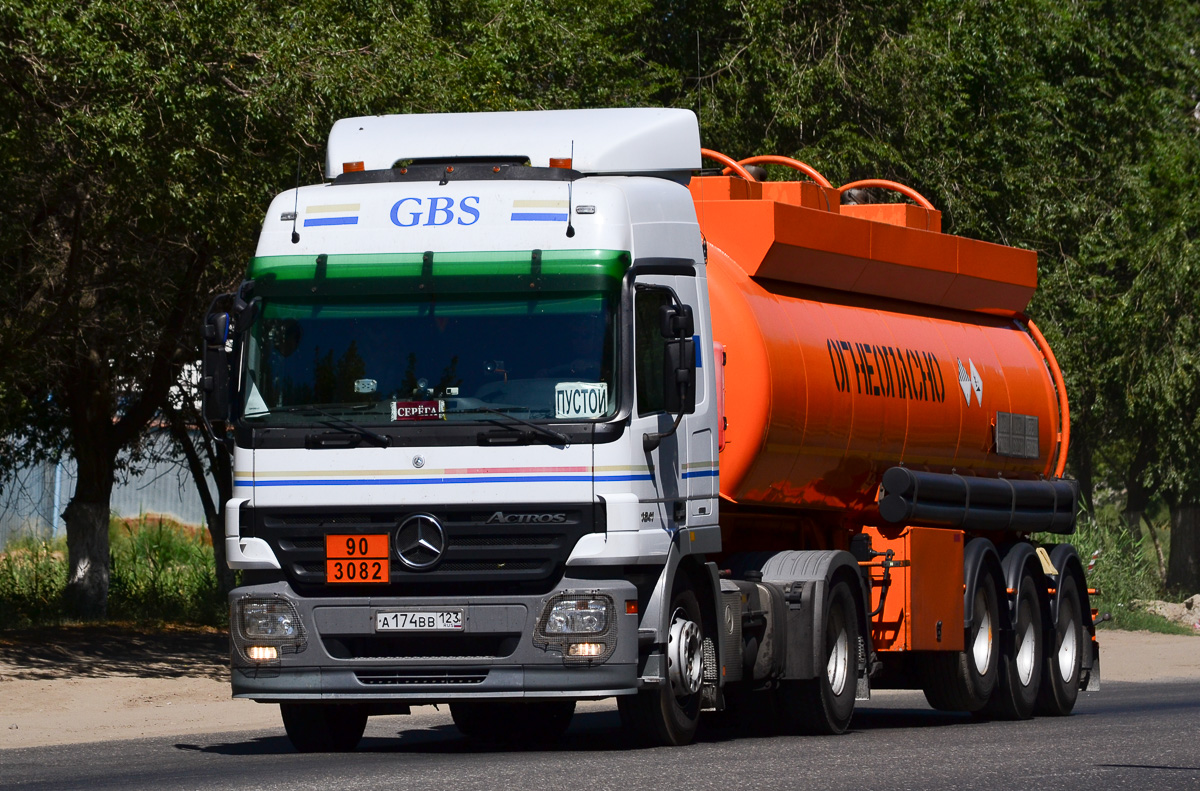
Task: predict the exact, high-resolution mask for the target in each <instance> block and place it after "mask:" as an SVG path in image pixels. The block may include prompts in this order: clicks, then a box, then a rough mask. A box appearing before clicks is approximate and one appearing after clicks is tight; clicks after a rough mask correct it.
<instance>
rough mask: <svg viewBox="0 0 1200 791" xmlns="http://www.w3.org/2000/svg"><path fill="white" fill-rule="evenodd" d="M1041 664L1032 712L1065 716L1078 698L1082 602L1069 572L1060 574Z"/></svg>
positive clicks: (1081, 658) (1080, 666)
mask: <svg viewBox="0 0 1200 791" xmlns="http://www.w3.org/2000/svg"><path fill="white" fill-rule="evenodd" d="M1050 634H1052V635H1053V641H1052V642H1051V644H1050V645H1048V646H1047V650H1046V656H1045V659H1044V661H1043V663H1042V686H1041V689H1039V690H1038V701H1037V706H1036V707H1035V708H1034V713H1036V714H1045V715H1049V716H1051V717H1065V716H1066V715H1068V714H1070V713H1071V710H1072V709H1074V708H1075V701H1076V700H1077V699H1078V698H1079V674H1080V672H1081V670H1082V667H1083V650H1084V646H1085V645H1086V644H1085V643H1084V639H1083V603H1082V601H1081V599H1080V596H1079V584H1078V583H1077V582H1076V581H1075V578H1074V577H1073V576H1071V575H1070V574H1067V573H1065V572H1064V573H1063V574H1062V575H1061V577H1060V582H1059V591H1058V615H1057V617H1056V618H1055V620H1054V629H1053V631H1052V632H1050Z"/></svg>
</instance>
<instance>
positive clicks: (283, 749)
mask: <svg viewBox="0 0 1200 791" xmlns="http://www.w3.org/2000/svg"><path fill="white" fill-rule="evenodd" d="M971 721H972V717H971V716H970V715H968V714H957V713H949V712H942V711H933V710H930V709H917V708H912V709H907V708H878V709H860V710H859V711H857V712H855V715H854V720H853V722H852V723H851V727H850V731H849V732H848V733H849V734H850V735H853V734H854V733H856V732H869V731H877V730H888V729H911V728H940V727H945V726H950V725H960V724H961V723H963V722H971ZM402 724H403V720H402V719H401V718H398V717H397V718H388V722H387V725H388V726H396V725H402ZM704 725H705V727H703V728H702V729H701V731H700V733H699V734H698V736H697V739H696V741H697V743H700V744H717V743H723V742H731V741H745V740H750V739H769V738H777V737H781V736H787V735H790V734H786V733H782V732H780V731H778V730H775V731H772V730H770V729H769V728H765V727H761V726H759V727H753V728H748V727H747V725H746V723H744V722H743V723H739V722H734V721H729V720H715V721H712V722H708V721H706V722H705V723H704ZM390 730H391V728H384V727H380V726H379V725H375V724H373V725H369V726H368V731H367V735H365V736H364V737H363V740H362V741H361V742H360V743H359V745H358V749H357V750H356V751H355V752H358V753H414V754H428V755H447V754H459V755H472V754H492V753H513V752H594V753H604V752H623V751H628V750H631V749H651V748H641V746H640V745H638V744H636V743H635V742H634V741H633V740H632V739H631V738H629V736H627V735H626V734H625V733H623V732H622V730H621V721H620V717H619V716H618V715H617V713H616V712H615V711H605V712H587V713H579V714H576V715H575V718H574V720H573V721H572V723H571V728H570V729H569V730H568V731H567V733H566V735H565V736H564V737H563V738H562V739H561V740H560V741H558V742H555V743H553V744H539V745H521V744H516V745H514V744H505V743H498V742H488V741H480V740H474V739H468V738H466V737H465V736H463V735H462V734H461V733H459V731H458V729H457V728H455V727H454V726H453V725H452V724H448V723H447V724H439V725H432V726H425V727H421V726H420V725H417V727H413V728H411V729H400V730H395V731H391V733H390V734H389V731H390ZM281 731H282V729H281ZM811 738H822V737H811ZM826 738H843V737H826ZM175 749H177V750H190V751H198V752H204V753H213V754H217V755H229V756H246V755H280V754H286V753H294V752H296V750H295V748H293V747H292V745H291V742H289V741H288V740H287V737H285V736H284V735H283V734H282V732H281V733H280V735H278V736H262V735H255V736H253V737H251V738H248V739H246V740H244V741H231V742H221V743H214V744H208V745H203V744H176V745H175Z"/></svg>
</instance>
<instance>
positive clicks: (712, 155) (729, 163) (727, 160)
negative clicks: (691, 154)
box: [700, 148, 758, 181]
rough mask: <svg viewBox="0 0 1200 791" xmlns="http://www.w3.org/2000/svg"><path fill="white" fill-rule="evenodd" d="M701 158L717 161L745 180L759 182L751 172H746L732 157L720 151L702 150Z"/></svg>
mask: <svg viewBox="0 0 1200 791" xmlns="http://www.w3.org/2000/svg"><path fill="white" fill-rule="evenodd" d="M700 156H702V157H707V158H708V159H715V160H717V161H718V162H720V163H721V164H722V165H724V166H725V167H726V168H728V169H730V170H732V171H733V172H734V173H737V174H738V175H739V176H741V177H742V178H744V179H745V180H746V181H758V179H756V178H754V176H751V175H750V172H749V171H748V170H746V169H745V168H744V167H742V166H741V165H739V164H738V163H737V161H736V160H735V159H733V158H732V157H727V156H725V155H724V154H722V153H721V152H720V151H713V150H712V149H708V148H702V149H700Z"/></svg>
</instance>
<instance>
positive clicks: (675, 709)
mask: <svg viewBox="0 0 1200 791" xmlns="http://www.w3.org/2000/svg"><path fill="white" fill-rule="evenodd" d="M677 585H678V583H677ZM702 624H703V619H702V618H701V615H700V604H699V602H698V601H697V600H696V594H695V593H693V592H692V591H691V589H689V588H683V589H678V587H677V590H676V592H675V595H674V596H672V597H671V622H670V626H669V629H668V643H667V671H668V678H667V683H665V684H661V685H659V686H658V687H652V688H650V689H644V690H641V691H639V692H638V693H637V694H636V695H625V696H622V697H619V698H617V709H618V711H619V712H620V714H621V724H622V725H623V726H624V727H625V728H626V729H627V730H630V731H632V732H633V733H635V734H636V735H637V736H638V737H639V738H640V739H641V740H642V741H645V742H649V743H652V744H661V745H683V744H688V743H689V742H691V741H692V739H693V738H695V736H696V726H697V725H698V724H699V722H700V685H701V683H702V681H703V678H704V651H703V645H702V644H703V639H704V634H703V626H702Z"/></svg>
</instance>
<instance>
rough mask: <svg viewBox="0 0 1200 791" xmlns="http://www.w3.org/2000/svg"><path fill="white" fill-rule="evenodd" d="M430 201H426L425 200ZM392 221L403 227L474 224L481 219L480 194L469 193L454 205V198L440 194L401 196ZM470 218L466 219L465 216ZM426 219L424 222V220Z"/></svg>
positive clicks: (394, 206)
mask: <svg viewBox="0 0 1200 791" xmlns="http://www.w3.org/2000/svg"><path fill="white" fill-rule="evenodd" d="M426 200H428V201H429V202H428V203H426V202H425V201H426ZM391 216H392V223H393V224H395V225H399V226H400V227H401V228H411V227H412V226H414V225H449V224H450V223H452V222H455V221H457V222H458V224H459V225H474V224H475V223H477V222H478V221H479V196H477V195H468V196H467V197H465V198H463V199H462V200H461V201H459V202H458V206H457V207H455V205H454V198H451V197H448V196H446V195H438V196H436V197H433V198H401V199H400V200H398V201H396V203H395V205H393V206H392V212H391ZM468 217H469V218H470V219H465V218H468ZM422 220H424V222H422Z"/></svg>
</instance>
